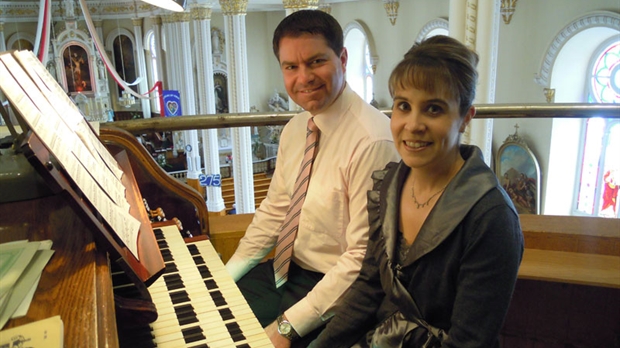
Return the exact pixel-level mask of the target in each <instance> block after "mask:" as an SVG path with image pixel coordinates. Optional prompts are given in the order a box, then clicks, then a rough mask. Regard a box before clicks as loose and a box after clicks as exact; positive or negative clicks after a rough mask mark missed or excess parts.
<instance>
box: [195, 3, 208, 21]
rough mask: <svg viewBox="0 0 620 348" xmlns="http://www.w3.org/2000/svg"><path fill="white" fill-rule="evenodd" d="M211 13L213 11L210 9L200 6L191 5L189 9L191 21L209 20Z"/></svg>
mask: <svg viewBox="0 0 620 348" xmlns="http://www.w3.org/2000/svg"><path fill="white" fill-rule="evenodd" d="M212 12H213V10H212V9H211V8H210V7H205V6H201V5H191V7H190V13H191V14H192V19H193V20H198V21H202V20H210V19H211V14H212Z"/></svg>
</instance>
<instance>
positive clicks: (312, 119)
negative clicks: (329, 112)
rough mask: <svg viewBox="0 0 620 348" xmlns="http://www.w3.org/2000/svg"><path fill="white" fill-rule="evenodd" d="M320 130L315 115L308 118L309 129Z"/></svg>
mask: <svg viewBox="0 0 620 348" xmlns="http://www.w3.org/2000/svg"><path fill="white" fill-rule="evenodd" d="M318 130H319V127H317V126H316V123H314V117H310V118H309V119H308V131H310V132H316V131H318Z"/></svg>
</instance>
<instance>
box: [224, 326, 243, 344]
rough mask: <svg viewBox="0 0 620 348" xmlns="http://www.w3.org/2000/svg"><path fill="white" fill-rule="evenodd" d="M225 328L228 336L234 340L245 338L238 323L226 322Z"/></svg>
mask: <svg viewBox="0 0 620 348" xmlns="http://www.w3.org/2000/svg"><path fill="white" fill-rule="evenodd" d="M226 329H227V330H228V333H229V334H230V338H232V340H233V341H234V342H238V341H242V340H244V339H245V336H243V332H242V331H241V328H240V327H239V324H237V323H228V324H226Z"/></svg>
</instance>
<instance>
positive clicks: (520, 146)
mask: <svg viewBox="0 0 620 348" xmlns="http://www.w3.org/2000/svg"><path fill="white" fill-rule="evenodd" d="M515 128H518V126H515ZM495 173H496V175H497V177H498V178H499V181H500V183H501V185H502V187H504V189H505V190H506V192H507V193H508V195H509V196H510V198H511V199H512V202H513V204H514V206H515V208H516V209H517V212H518V213H519V214H540V167H539V166H538V161H537V160H536V157H535V156H534V154H533V153H532V151H531V150H530V148H529V147H528V146H527V143H526V142H525V141H524V140H523V139H522V138H521V137H520V136H519V135H518V132H517V131H515V134H512V135H509V136H508V137H507V138H506V140H504V144H503V145H502V146H501V147H500V148H499V150H498V152H497V159H496V161H495Z"/></svg>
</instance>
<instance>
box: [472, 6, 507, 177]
mask: <svg viewBox="0 0 620 348" xmlns="http://www.w3.org/2000/svg"><path fill="white" fill-rule="evenodd" d="M477 2H478V16H477V19H478V20H477V23H476V24H477V25H476V28H477V29H476V51H477V52H478V55H479V56H480V62H479V63H478V74H479V76H478V88H477V91H476V100H474V103H475V104H493V103H495V84H496V82H497V51H498V42H499V23H500V18H501V15H500V8H501V6H500V0H477ZM475 121H476V122H475V123H474V124H473V125H472V132H471V142H472V143H475V144H478V146H479V147H480V148H481V149H482V153H483V154H484V160H485V162H486V163H487V164H488V165H491V160H492V158H493V148H492V140H493V119H492V118H487V119H484V120H482V119H480V120H475Z"/></svg>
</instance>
